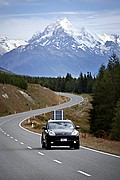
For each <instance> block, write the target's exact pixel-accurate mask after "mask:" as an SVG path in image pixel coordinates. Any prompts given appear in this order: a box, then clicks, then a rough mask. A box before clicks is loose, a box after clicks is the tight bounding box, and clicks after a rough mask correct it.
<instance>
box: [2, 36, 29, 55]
mask: <svg viewBox="0 0 120 180" xmlns="http://www.w3.org/2000/svg"><path fill="white" fill-rule="evenodd" d="M26 44H27V42H26V41H23V40H13V39H8V38H7V37H4V36H3V37H0V55H3V54H5V53H6V52H9V51H11V50H13V49H15V48H17V47H19V46H21V45H26Z"/></svg>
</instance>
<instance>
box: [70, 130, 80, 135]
mask: <svg viewBox="0 0 120 180" xmlns="http://www.w3.org/2000/svg"><path fill="white" fill-rule="evenodd" d="M71 135H72V136H79V132H78V131H76V130H74V131H73V132H72V133H71Z"/></svg>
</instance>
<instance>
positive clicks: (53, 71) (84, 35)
mask: <svg viewBox="0 0 120 180" xmlns="http://www.w3.org/2000/svg"><path fill="white" fill-rule="evenodd" d="M113 52H114V53H116V54H117V55H118V56H120V37H119V36H118V35H111V36H108V35H106V34H104V35H97V34H95V35H94V34H92V33H90V32H89V31H88V30H86V29H85V28H84V27H83V28H82V29H81V30H78V29H76V28H75V27H73V26H72V24H71V23H70V22H69V21H68V20H67V19H66V18H64V19H59V20H57V21H56V22H55V23H52V24H50V25H48V26H47V27H46V28H45V30H44V31H42V32H40V33H37V34H35V35H33V37H32V38H31V39H30V40H29V41H28V44H27V45H24V46H20V47H18V48H16V49H14V50H12V51H10V52H8V53H6V54H4V55H3V56H2V57H0V66H1V67H3V68H6V69H9V70H11V71H12V72H15V73H19V74H25V75H31V76H46V77H47V76H48V77H50V76H52V77H53V76H65V75H66V73H71V74H72V75H73V76H79V74H80V72H83V73H86V72H88V71H89V72H92V74H93V75H94V74H96V73H97V72H98V69H99V68H100V66H101V64H107V62H108V58H109V56H110V55H111V54H112V53H113Z"/></svg>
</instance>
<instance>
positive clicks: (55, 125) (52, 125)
mask: <svg viewBox="0 0 120 180" xmlns="http://www.w3.org/2000/svg"><path fill="white" fill-rule="evenodd" d="M48 129H74V125H73V124H72V123H71V122H50V123H48Z"/></svg>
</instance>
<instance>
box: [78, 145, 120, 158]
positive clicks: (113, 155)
mask: <svg viewBox="0 0 120 180" xmlns="http://www.w3.org/2000/svg"><path fill="white" fill-rule="evenodd" d="M81 148H82V149H86V150H89V151H93V152H96V153H100V154H104V155H107V156H112V157H116V158H120V156H117V155H115V154H110V153H106V152H103V151H98V150H95V149H90V148H87V147H83V146H81Z"/></svg>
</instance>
